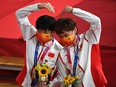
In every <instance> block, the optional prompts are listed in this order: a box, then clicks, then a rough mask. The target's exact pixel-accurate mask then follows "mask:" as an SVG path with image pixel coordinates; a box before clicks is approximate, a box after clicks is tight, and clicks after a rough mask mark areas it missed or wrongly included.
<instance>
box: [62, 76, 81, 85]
mask: <svg viewBox="0 0 116 87" xmlns="http://www.w3.org/2000/svg"><path fill="white" fill-rule="evenodd" d="M79 83H80V78H79V76H71V75H67V76H65V77H64V80H63V85H64V86H65V87H68V86H69V85H74V86H76V85H79Z"/></svg>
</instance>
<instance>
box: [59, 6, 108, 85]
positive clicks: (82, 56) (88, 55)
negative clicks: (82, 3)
mask: <svg viewBox="0 0 116 87" xmlns="http://www.w3.org/2000/svg"><path fill="white" fill-rule="evenodd" d="M72 14H74V15H75V16H77V17H80V18H81V19H83V20H85V21H87V22H89V23H90V27H89V30H87V31H86V32H85V33H83V34H80V35H79V37H80V40H79V42H78V43H77V44H78V48H79V49H80V50H79V51H78V57H79V60H78V63H77V67H76V75H78V76H79V77H80V79H81V83H80V85H79V86H78V87H104V86H105V84H106V83H107V81H106V79H105V76H104V74H103V71H102V65H101V58H100V50H99V39H100V35H101V21H100V18H99V17H97V16H95V15H93V14H91V13H89V12H87V11H84V10H81V9H79V8H74V9H73V11H72ZM69 48H70V49H69V50H70V59H71V64H70V63H69V62H68V57H67V51H66V49H65V48H63V49H62V50H61V51H60V54H59V58H58V71H59V76H58V79H59V82H62V81H63V79H64V76H67V75H68V74H69V73H68V71H70V72H71V73H72V71H73V69H72V68H71V67H70V66H73V63H74V55H75V48H76V46H70V47H69ZM61 87H64V86H63V84H61ZM70 87H71V86H70Z"/></svg>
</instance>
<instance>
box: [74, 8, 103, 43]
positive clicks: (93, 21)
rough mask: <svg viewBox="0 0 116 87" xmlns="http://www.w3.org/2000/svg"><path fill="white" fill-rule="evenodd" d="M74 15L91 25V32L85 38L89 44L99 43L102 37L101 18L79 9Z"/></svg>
mask: <svg viewBox="0 0 116 87" xmlns="http://www.w3.org/2000/svg"><path fill="white" fill-rule="evenodd" d="M72 13H73V14H74V15H75V16H78V17H80V18H82V19H83V20H85V21H87V22H89V23H90V28H89V30H88V31H87V32H86V33H85V38H86V39H87V41H88V42H89V43H94V44H95V43H98V42H99V39H100V35H101V21H100V18H99V17H97V16H95V15H93V14H91V13H89V12H87V11H84V10H81V9H79V8H74V9H73V11H72Z"/></svg>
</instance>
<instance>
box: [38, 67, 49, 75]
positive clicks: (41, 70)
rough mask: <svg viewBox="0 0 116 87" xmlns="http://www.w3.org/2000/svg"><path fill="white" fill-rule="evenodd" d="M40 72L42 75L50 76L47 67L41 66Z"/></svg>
mask: <svg viewBox="0 0 116 87" xmlns="http://www.w3.org/2000/svg"><path fill="white" fill-rule="evenodd" d="M38 74H39V76H41V77H44V76H48V74H49V72H48V69H47V67H40V69H39V71H38Z"/></svg>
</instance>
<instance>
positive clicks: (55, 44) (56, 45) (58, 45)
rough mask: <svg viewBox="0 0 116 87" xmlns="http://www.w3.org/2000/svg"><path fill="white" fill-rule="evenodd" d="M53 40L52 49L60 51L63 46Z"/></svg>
mask: <svg viewBox="0 0 116 87" xmlns="http://www.w3.org/2000/svg"><path fill="white" fill-rule="evenodd" d="M53 40H54V45H53V46H54V49H56V50H61V49H63V46H62V45H61V44H60V43H59V42H58V41H57V40H56V39H55V38H53Z"/></svg>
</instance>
